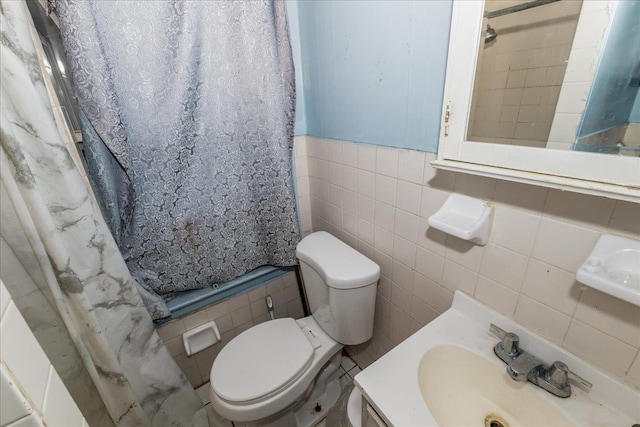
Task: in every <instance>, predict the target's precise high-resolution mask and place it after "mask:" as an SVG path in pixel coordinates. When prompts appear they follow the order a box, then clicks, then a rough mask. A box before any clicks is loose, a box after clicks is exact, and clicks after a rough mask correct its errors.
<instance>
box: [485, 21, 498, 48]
mask: <svg viewBox="0 0 640 427" xmlns="http://www.w3.org/2000/svg"><path fill="white" fill-rule="evenodd" d="M496 37H498V33H496V30H494V29H493V28H492V27H491V25H489V24H487V29H486V30H485V32H484V43H485V44H487V43H491V42H492V41H494V40H495V39H496Z"/></svg>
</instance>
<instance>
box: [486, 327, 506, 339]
mask: <svg viewBox="0 0 640 427" xmlns="http://www.w3.org/2000/svg"><path fill="white" fill-rule="evenodd" d="M489 332H491V333H492V334H493V335H495V336H497V337H498V338H500V339H502V338H504V336H505V335H507V331H505V330H504V329H502V328H501V327H500V326H498V325H494V324H493V323H490V324H489Z"/></svg>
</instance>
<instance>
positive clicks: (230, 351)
mask: <svg viewBox="0 0 640 427" xmlns="http://www.w3.org/2000/svg"><path fill="white" fill-rule="evenodd" d="M313 354H314V346H313V345H312V344H311V342H310V341H309V339H308V338H307V336H306V335H305V334H304V332H303V331H302V329H300V326H299V325H298V323H297V322H296V321H295V320H294V319H291V318H285V319H276V320H272V321H269V322H265V323H261V324H259V325H256V326H254V327H252V328H250V329H248V330H246V331H244V332H242V333H241V334H240V335H238V336H237V337H235V338H234V339H233V340H231V342H229V344H227V345H226V346H225V347H224V348H223V349H222V351H220V354H219V355H218V356H217V357H216V359H215V361H214V363H213V366H212V367H211V386H212V387H213V390H214V391H215V393H216V394H217V395H218V396H219V397H220V398H222V399H224V400H226V401H228V402H230V403H234V404H243V403H248V402H254V401H257V400H262V399H265V398H268V397H269V396H271V395H273V394H275V393H278V392H279V391H280V390H282V389H283V388H285V387H287V386H288V385H289V384H290V383H292V382H293V381H295V380H296V379H297V378H298V377H299V376H300V375H302V374H303V373H304V372H305V371H306V370H307V368H308V367H309V365H310V364H311V362H312V360H313Z"/></svg>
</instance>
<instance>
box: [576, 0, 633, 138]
mask: <svg viewBox="0 0 640 427" xmlns="http://www.w3.org/2000/svg"><path fill="white" fill-rule="evenodd" d="M638 73H640V0H629V1H623V2H619V3H618V6H617V7H616V10H615V15H614V17H613V24H612V26H611V28H610V31H609V35H608V39H607V42H606V45H605V46H604V49H603V52H602V56H601V58H600V63H599V64H598V69H597V70H596V76H595V79H594V83H593V86H592V89H591V93H590V94H589V98H588V100H587V106H586V109H585V112H584V114H583V116H582V123H581V124H580V129H579V130H578V137H583V136H588V135H591V134H594V133H597V132H600V131H603V130H607V129H611V128H614V127H617V126H621V125H623V124H625V123H627V122H628V121H629V116H630V114H631V110H632V109H633V104H634V102H635V100H636V96H637V94H638V86H637V85H633V84H630V77H631V76H633V77H635V78H638V77H639V76H638Z"/></svg>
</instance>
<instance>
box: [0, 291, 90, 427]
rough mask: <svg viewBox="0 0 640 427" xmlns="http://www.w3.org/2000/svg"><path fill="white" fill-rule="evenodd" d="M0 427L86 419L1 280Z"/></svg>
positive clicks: (59, 425)
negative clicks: (0, 383)
mask: <svg viewBox="0 0 640 427" xmlns="http://www.w3.org/2000/svg"><path fill="white" fill-rule="evenodd" d="M0 308H1V320H0V342H2V346H1V347H0V356H1V362H0V371H1V376H2V396H1V397H2V399H1V409H0V426H2V427H5V426H10V427H26V426H42V425H45V424H46V425H47V426H49V427H74V426H78V427H82V426H86V425H87V424H86V421H85V420H84V419H83V417H82V413H81V412H80V409H78V407H77V405H76V403H75V402H74V401H73V399H72V398H71V395H70V394H69V392H68V391H67V389H66V388H65V386H64V384H63V382H62V380H61V379H60V377H59V376H58V373H57V372H56V371H55V369H54V368H53V366H52V365H51V363H50V362H49V359H47V356H46V355H45V353H44V351H43V350H42V348H41V347H40V345H39V344H38V341H36V338H35V337H34V336H33V333H32V332H31V329H29V326H28V325H27V323H26V322H25V320H24V319H23V317H22V315H21V314H20V311H19V310H18V309H17V307H16V306H15V304H14V303H13V301H12V300H11V296H10V295H9V292H7V290H6V288H5V286H4V283H2V281H0Z"/></svg>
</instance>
